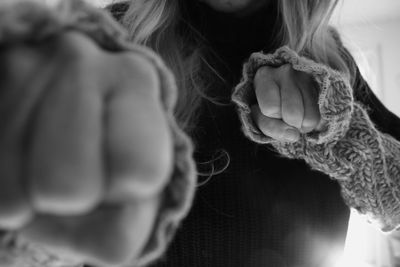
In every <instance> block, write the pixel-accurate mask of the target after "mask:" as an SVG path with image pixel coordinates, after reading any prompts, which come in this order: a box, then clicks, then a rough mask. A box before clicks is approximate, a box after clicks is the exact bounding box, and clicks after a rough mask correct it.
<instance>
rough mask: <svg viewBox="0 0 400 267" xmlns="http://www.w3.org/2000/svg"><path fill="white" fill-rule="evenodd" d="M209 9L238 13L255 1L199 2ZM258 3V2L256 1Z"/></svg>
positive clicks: (207, 0)
mask: <svg viewBox="0 0 400 267" xmlns="http://www.w3.org/2000/svg"><path fill="white" fill-rule="evenodd" d="M200 1H201V2H204V3H206V4H207V5H209V6H210V7H211V8H213V9H215V10H217V11H220V12H226V13H239V12H242V11H245V10H247V9H249V8H250V7H251V6H253V5H254V3H256V2H257V1H255V0H200ZM258 1H259V0H258Z"/></svg>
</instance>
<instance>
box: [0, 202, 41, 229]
mask: <svg viewBox="0 0 400 267" xmlns="http://www.w3.org/2000/svg"><path fill="white" fill-rule="evenodd" d="M2 206H3V205H2ZM32 218H33V210H32V209H31V207H29V206H28V205H26V204H22V203H21V202H19V201H18V202H16V203H11V204H8V205H7V207H0V228H2V229H7V230H16V229H19V228H21V227H23V226H25V225H26V224H27V223H28V222H29V221H30V220H31V219H32Z"/></svg>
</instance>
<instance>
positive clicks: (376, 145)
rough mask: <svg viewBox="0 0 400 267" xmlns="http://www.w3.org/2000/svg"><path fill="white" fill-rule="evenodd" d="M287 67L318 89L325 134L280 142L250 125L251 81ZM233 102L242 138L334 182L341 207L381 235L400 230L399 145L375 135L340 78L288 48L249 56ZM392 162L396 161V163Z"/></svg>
mask: <svg viewBox="0 0 400 267" xmlns="http://www.w3.org/2000/svg"><path fill="white" fill-rule="evenodd" d="M287 63H289V64H291V65H292V67H293V68H294V69H296V70H298V71H302V72H306V73H308V74H310V75H312V77H313V78H314V81H315V82H316V84H318V87H319V103H318V104H319V110H320V114H321V118H322V120H323V121H324V122H325V126H326V127H325V128H324V129H323V130H322V131H320V132H312V133H309V134H302V135H301V138H300V140H299V141H298V142H295V143H290V142H279V141H276V140H273V139H272V138H270V137H268V136H265V135H264V134H263V133H262V132H261V131H260V130H259V129H258V127H257V126H256V125H255V124H254V122H253V120H252V117H251V114H250V105H251V104H254V101H255V100H254V93H253V88H252V79H253V77H254V74H255V72H256V70H257V69H258V68H259V67H260V66H263V65H269V66H280V65H283V64H287ZM233 101H234V102H235V103H236V104H237V105H238V111H239V115H240V118H241V120H242V123H243V129H244V133H245V134H246V135H247V136H248V137H249V138H250V139H252V140H253V141H255V142H258V143H269V144H272V145H273V146H274V147H275V148H276V150H277V151H278V152H280V153H281V154H283V155H285V156H287V157H290V158H298V159H303V160H305V161H306V162H307V163H308V164H309V165H310V167H311V168H313V169H316V170H319V171H322V172H324V173H326V174H328V175H330V176H331V177H332V178H333V179H335V180H338V181H339V183H340V185H341V187H342V194H343V197H344V199H345V201H346V203H347V204H348V205H349V206H350V207H353V208H355V209H357V210H359V211H360V212H361V213H363V214H368V215H369V216H370V217H371V219H373V220H375V221H377V222H378V223H379V226H380V227H381V229H382V230H384V231H390V230H393V229H394V228H395V227H397V226H398V225H400V200H399V195H400V183H399V180H400V176H399V175H400V174H399V171H398V170H399V169H400V159H399V157H400V156H399V149H400V143H399V142H398V141H396V140H395V139H394V138H392V137H390V136H388V135H385V134H383V133H381V132H380V131H378V130H377V129H376V127H375V126H374V124H373V123H372V122H371V120H370V118H369V116H368V114H367V112H366V111H365V109H364V107H363V106H362V105H361V104H360V103H358V102H356V101H354V98H353V88H352V87H351V86H350V83H349V81H348V80H347V79H346V77H344V75H343V74H341V73H339V72H336V71H334V70H332V69H330V68H328V67H326V66H324V65H321V64H317V63H315V62H313V61H311V60H308V59H306V58H303V57H299V56H298V55H297V54H296V53H295V52H293V51H291V50H290V49H288V48H282V49H280V50H278V51H277V52H276V53H275V54H274V55H262V54H260V53H256V54H253V55H252V56H251V58H250V60H249V62H248V63H247V64H246V65H245V67H244V77H243V80H242V82H241V83H240V84H239V85H238V86H237V87H236V90H235V92H234V94H233ZM396 157H397V158H396Z"/></svg>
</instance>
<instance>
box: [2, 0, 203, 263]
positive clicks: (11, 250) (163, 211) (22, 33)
mask: <svg viewBox="0 0 400 267" xmlns="http://www.w3.org/2000/svg"><path fill="white" fill-rule="evenodd" d="M40 2H41V1H15V0H12V1H4V2H2V3H1V4H0V46H1V45H13V44H15V43H18V42H24V43H35V42H41V41H43V40H45V39H46V38H47V37H50V36H52V35H55V34H60V33H62V32H65V31H79V32H81V33H84V34H85V35H87V36H88V37H90V38H92V39H93V40H94V41H95V42H96V43H97V44H99V45H100V46H101V47H102V48H104V49H105V50H108V51H115V52H118V51H130V52H132V53H136V54H139V55H141V56H142V57H144V58H145V59H147V60H148V61H150V62H151V63H152V65H153V66H154V67H155V68H156V70H157V71H158V76H159V79H160V84H161V88H160V101H161V103H162V104H163V107H164V110H165V116H166V119H167V120H168V122H169V126H170V130H171V136H172V138H173V143H174V161H173V162H174V170H173V173H172V175H171V177H170V181H169V183H168V185H167V186H166V188H165V190H164V192H162V196H161V197H162V200H161V207H160V210H159V214H158V217H157V221H156V223H155V226H154V230H153V232H152V234H151V236H150V238H149V240H148V242H147V244H146V245H145V248H144V250H143V252H142V253H141V255H140V256H139V258H138V259H132V264H131V265H129V266H144V265H147V264H149V263H150V262H152V261H154V260H155V259H157V258H159V257H160V256H161V255H162V254H163V253H164V251H165V250H166V247H167V245H168V244H169V242H170V241H171V239H172V237H173V236H174V233H175V230H176V228H177V227H178V226H179V224H180V222H181V220H182V219H183V218H184V217H185V216H186V214H187V212H188V211H189V208H190V206H191V202H192V199H193V196H194V189H195V184H196V180H195V179H196V175H195V173H196V172H195V164H194V161H193V159H192V153H193V148H192V143H191V141H190V139H189V138H188V136H187V135H186V134H185V133H184V132H183V131H182V130H181V129H180V128H179V127H178V126H177V123H176V120H175V118H174V116H173V109H174V107H175V104H176V101H177V88H176V84H175V80H174V77H173V75H172V73H171V72H170V71H169V70H168V69H167V67H166V66H165V65H164V63H163V62H162V60H161V59H160V58H159V57H158V56H157V55H156V54H155V53H153V52H152V51H150V50H149V49H147V48H145V47H141V46H138V45H134V44H132V43H129V42H128V38H127V34H126V33H125V31H124V30H123V29H122V28H121V27H120V25H119V24H118V23H117V22H115V21H114V20H113V19H112V18H111V17H110V16H109V15H108V14H107V13H106V12H104V11H102V10H100V9H96V8H93V7H91V6H89V5H88V4H86V3H84V2H83V1H81V0H73V1H72V0H68V1H60V4H59V5H58V6H57V7H54V8H53V7H49V6H45V5H43V4H42V3H40ZM71 264H78V265H77V266H80V263H76V262H73V261H71V260H70V259H67V258H63V257H60V255H54V254H52V253H51V252H50V251H48V250H46V249H45V248H43V247H38V246H37V245H35V244H30V243H27V242H26V241H25V240H22V239H21V238H20V237H18V234H17V233H3V234H1V233H0V265H1V266H15V267H58V266H72V265H71Z"/></svg>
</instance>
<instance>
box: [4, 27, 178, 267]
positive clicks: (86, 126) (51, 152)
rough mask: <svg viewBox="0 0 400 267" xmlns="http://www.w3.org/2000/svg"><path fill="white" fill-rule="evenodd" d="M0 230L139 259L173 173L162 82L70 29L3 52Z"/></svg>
mask: <svg viewBox="0 0 400 267" xmlns="http://www.w3.org/2000/svg"><path fill="white" fill-rule="evenodd" d="M0 68H1V71H0V73H1V79H0V88H1V90H0V229H3V230H16V231H17V232H18V233H20V235H21V236H23V237H24V238H26V239H28V240H30V241H32V242H34V243H38V244H41V245H43V246H45V247H47V248H48V249H51V250H53V251H55V252H56V253H59V254H65V255H68V257H72V258H74V259H77V260H78V261H83V262H89V263H94V264H106V265H107V264H112V265H118V264H121V263H124V262H127V261H129V260H130V259H132V258H134V257H135V256H137V254H138V253H140V251H141V249H142V248H143V246H144V245H145V242H146V240H147V239H148V237H149V235H150V232H151V231H152V227H153V223H154V221H155V218H156V214H157V210H158V207H159V201H160V192H161V191H162V190H163V188H164V186H165V185H166V183H167V179H168V177H169V175H170V173H171V171H172V141H171V136H170V132H169V127H168V123H167V120H166V117H165V114H164V112H163V108H162V106H161V103H160V100H159V99H160V97H159V87H160V84H159V82H160V81H159V78H158V74H157V72H156V70H155V68H153V66H152V65H151V64H150V62H148V61H147V60H146V59H144V58H143V57H141V56H139V55H137V54H134V53H129V52H120V53H108V52H106V51H103V50H102V49H101V48H99V47H98V46H97V45H96V44H95V43H94V42H92V41H91V40H90V39H89V38H87V37H86V36H84V35H82V34H80V33H77V32H69V33H64V34H60V35H59V36H56V37H54V38H52V39H51V40H47V41H46V42H45V43H42V44H37V45H31V44H29V45H28V44H26V45H25V44H20V45H13V46H9V47H2V48H1V49H0Z"/></svg>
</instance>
